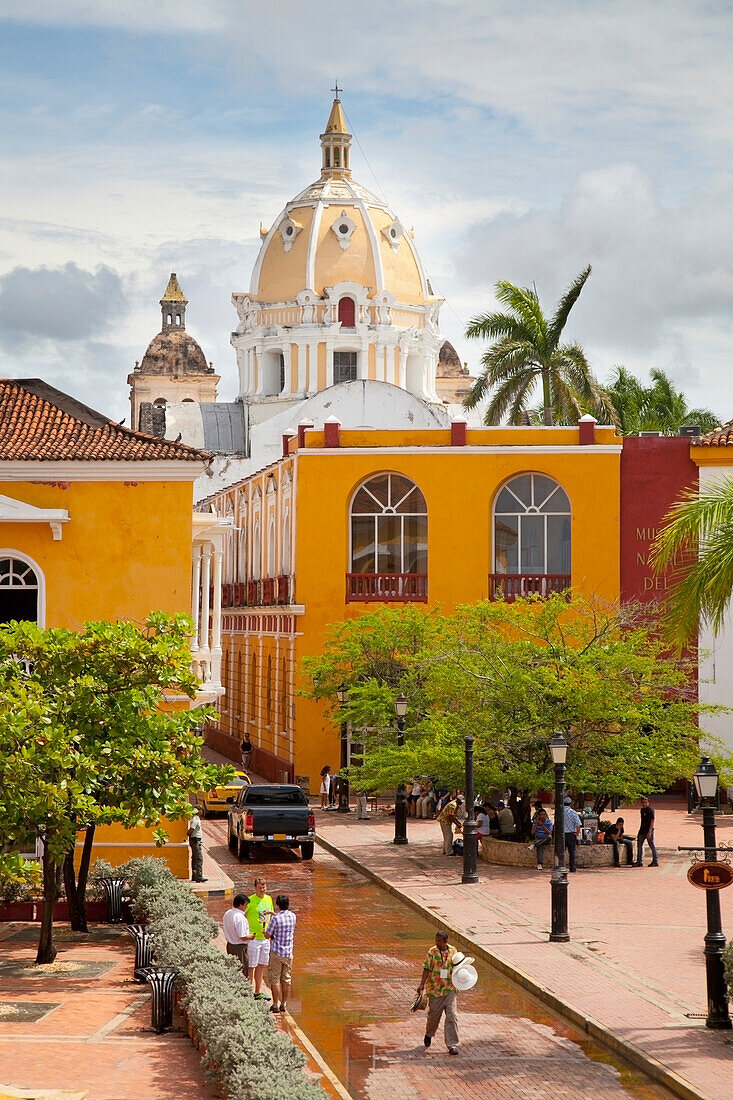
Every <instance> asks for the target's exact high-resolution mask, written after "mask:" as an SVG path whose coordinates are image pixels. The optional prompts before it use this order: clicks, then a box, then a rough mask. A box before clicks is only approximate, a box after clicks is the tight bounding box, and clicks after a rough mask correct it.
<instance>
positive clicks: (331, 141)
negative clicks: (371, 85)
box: [321, 81, 351, 179]
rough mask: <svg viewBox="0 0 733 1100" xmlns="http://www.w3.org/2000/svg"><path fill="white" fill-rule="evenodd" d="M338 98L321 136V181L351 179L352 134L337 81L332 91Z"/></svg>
mask: <svg viewBox="0 0 733 1100" xmlns="http://www.w3.org/2000/svg"><path fill="white" fill-rule="evenodd" d="M331 90H332V91H333V92H334V93H335V95H336V98H335V99H334V101H333V107H332V108H331V114H330V115H329V116H328V122H327V123H326V130H325V132H324V133H322V134H321V149H322V156H323V159H322V163H321V179H349V178H350V176H351V168H350V167H349V156H350V151H351V134H350V133H349V132H348V130H347V129H346V119H345V118H344V111H343V107H342V106H341V100H340V99H339V92H340V91H341V90H342V89H341V88H339V86H338V81H336V87H335V88H332V89H331Z"/></svg>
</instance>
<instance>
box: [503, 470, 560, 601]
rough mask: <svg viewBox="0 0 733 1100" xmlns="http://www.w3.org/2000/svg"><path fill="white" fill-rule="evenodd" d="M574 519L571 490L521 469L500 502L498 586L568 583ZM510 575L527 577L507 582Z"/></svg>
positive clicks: (538, 587)
mask: <svg viewBox="0 0 733 1100" xmlns="http://www.w3.org/2000/svg"><path fill="white" fill-rule="evenodd" d="M570 518H571V512H570V501H569V500H568V497H567V493H566V492H565V490H564V489H563V488H562V487H561V486H560V485H558V483H557V482H556V481H554V480H553V479H552V478H549V477H546V476H545V475H544V474H520V475H519V477H514V478H512V480H511V481H508V482H507V483H506V485H505V486H504V487H503V489H502V490H501V491H500V492H499V495H498V496H497V498H496V501H495V503H494V573H493V575H492V576H493V578H494V588H495V589H497V590H498V589H501V591H502V592H503V593H504V594H505V595H509V596H512V595H513V596H519V595H521V596H529V595H533V594H539V595H543V596H544V595H547V594H548V593H549V592H557V591H562V590H563V589H565V588H568V587H569V585H570V541H571V540H570ZM510 576H515V577H521V578H524V579H523V580H522V581H521V582H512V583H506V581H505V580H504V578H507V577H510ZM492 594H496V592H493V593H492Z"/></svg>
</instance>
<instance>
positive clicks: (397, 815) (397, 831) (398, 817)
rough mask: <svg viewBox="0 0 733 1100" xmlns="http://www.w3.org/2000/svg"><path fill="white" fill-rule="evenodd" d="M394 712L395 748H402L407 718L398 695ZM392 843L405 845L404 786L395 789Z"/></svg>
mask: <svg viewBox="0 0 733 1100" xmlns="http://www.w3.org/2000/svg"><path fill="white" fill-rule="evenodd" d="M394 712H395V715H396V717H397V747H398V748H400V749H401V748H402V746H403V745H404V743H405V718H406V716H407V697H406V696H405V695H401V694H400V695H398V696H397V698H396V699H395V702H394ZM394 843H395V844H407V791H406V790H405V784H404V783H400V784H399V786H398V787H397V793H396V795H395V803H394Z"/></svg>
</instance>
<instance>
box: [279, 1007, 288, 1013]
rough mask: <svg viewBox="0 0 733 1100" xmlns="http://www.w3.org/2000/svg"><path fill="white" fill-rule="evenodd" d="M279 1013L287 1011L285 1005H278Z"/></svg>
mask: <svg viewBox="0 0 733 1100" xmlns="http://www.w3.org/2000/svg"><path fill="white" fill-rule="evenodd" d="M280 1011H281V1012H287V1011H288V1006H287V1005H280Z"/></svg>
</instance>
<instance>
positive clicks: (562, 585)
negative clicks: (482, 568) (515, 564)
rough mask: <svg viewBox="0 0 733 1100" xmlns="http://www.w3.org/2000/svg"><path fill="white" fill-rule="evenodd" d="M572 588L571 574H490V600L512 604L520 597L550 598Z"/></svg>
mask: <svg viewBox="0 0 733 1100" xmlns="http://www.w3.org/2000/svg"><path fill="white" fill-rule="evenodd" d="M567 588H570V574H569V573H489V599H490V600H506V601H507V602H508V603H510V602H511V601H512V600H516V599H517V598H518V597H520V596H549V595H550V594H551V593H552V592H564V591H565V590H566V589H567Z"/></svg>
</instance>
